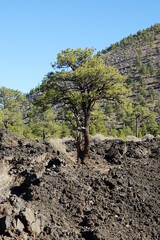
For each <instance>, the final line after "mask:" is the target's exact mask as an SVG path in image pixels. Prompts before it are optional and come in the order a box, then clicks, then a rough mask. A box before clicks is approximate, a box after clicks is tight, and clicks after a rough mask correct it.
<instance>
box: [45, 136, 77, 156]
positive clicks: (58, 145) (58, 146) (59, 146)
mask: <svg viewBox="0 0 160 240" xmlns="http://www.w3.org/2000/svg"><path fill="white" fill-rule="evenodd" d="M68 140H73V139H72V138H67V137H65V138H52V139H50V140H49V143H50V144H51V145H52V146H53V148H54V149H55V150H56V151H59V152H60V153H62V154H66V145H65V142H66V141H68Z"/></svg>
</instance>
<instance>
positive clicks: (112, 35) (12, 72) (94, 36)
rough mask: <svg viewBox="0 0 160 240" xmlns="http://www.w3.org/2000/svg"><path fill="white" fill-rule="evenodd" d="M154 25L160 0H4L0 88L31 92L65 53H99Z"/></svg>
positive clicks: (1, 2) (159, 16)
mask: <svg viewBox="0 0 160 240" xmlns="http://www.w3.org/2000/svg"><path fill="white" fill-rule="evenodd" d="M155 23H160V1H159V0H0V86H6V87H8V88H12V89H18V90H20V91H22V92H24V93H27V92H29V91H30V90H31V89H32V88H34V87H36V86H37V85H38V84H40V83H41V81H42V79H43V78H44V76H45V74H47V73H48V72H50V71H52V68H51V62H54V61H55V60H56V56H57V53H58V52H60V51H61V50H62V49H66V48H74V49H75V48H77V47H81V48H85V47H94V48H96V49H97V51H99V50H102V49H104V48H106V47H108V46H109V45H110V44H112V43H114V42H117V41H119V40H121V39H122V38H123V37H127V36H128V35H129V34H134V33H136V32H137V31H138V30H142V29H145V28H147V27H150V26H151V25H154V24H155Z"/></svg>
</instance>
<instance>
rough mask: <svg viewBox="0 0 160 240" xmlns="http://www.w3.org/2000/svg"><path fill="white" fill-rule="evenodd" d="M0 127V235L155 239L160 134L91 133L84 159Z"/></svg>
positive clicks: (43, 239)
mask: <svg viewBox="0 0 160 240" xmlns="http://www.w3.org/2000/svg"><path fill="white" fill-rule="evenodd" d="M74 150H75V149H74V144H73V141H67V142H66V152H65V151H63V152H61V151H60V148H59V149H58V148H56V147H53V146H51V145H50V144H48V143H45V144H43V143H41V142H39V141H31V140H26V139H20V138H19V137H17V136H15V135H11V134H10V133H9V132H7V131H1V132H0V239H2V240H23V239H24V240H27V239H28V240H32V239H35V240H36V239H37V240H47V239H48V240H50V239H51V240H58V239H60V240H76V239H77V240H81V239H83V240H85V239H86V240H128V239H131V240H132V239H135V240H153V239H156V240H158V239H160V230H159V229H160V228H159V220H160V195H159V193H160V190H159V189H160V186H159V185H160V175H159V166H160V165H159V160H160V140H159V139H158V138H147V139H144V140H143V141H132V140H130V141H126V142H125V141H122V140H118V139H116V140H115V139H113V140H103V141H100V140H92V144H91V151H90V159H89V160H88V162H87V164H86V165H83V166H80V165H77V164H76V161H75V152H74Z"/></svg>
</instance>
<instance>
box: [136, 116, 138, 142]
mask: <svg viewBox="0 0 160 240" xmlns="http://www.w3.org/2000/svg"><path fill="white" fill-rule="evenodd" d="M138 118H139V115H137V116H136V137H138Z"/></svg>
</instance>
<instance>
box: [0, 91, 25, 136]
mask: <svg viewBox="0 0 160 240" xmlns="http://www.w3.org/2000/svg"><path fill="white" fill-rule="evenodd" d="M26 105H27V100H26V97H25V96H24V95H23V94H22V93H21V92H19V91H18V90H12V89H9V88H5V87H1V88H0V108H1V110H0V122H1V123H0V125H1V128H7V129H9V130H10V131H12V132H13V133H17V134H19V135H23V130H24V122H23V112H24V110H25V107H26Z"/></svg>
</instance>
